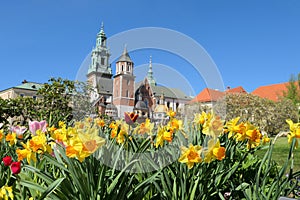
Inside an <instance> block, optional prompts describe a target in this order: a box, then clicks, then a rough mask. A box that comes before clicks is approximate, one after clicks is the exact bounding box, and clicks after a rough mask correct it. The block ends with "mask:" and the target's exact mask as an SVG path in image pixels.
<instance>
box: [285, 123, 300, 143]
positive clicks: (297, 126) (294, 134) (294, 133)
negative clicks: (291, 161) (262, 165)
mask: <svg viewBox="0 0 300 200" xmlns="http://www.w3.org/2000/svg"><path fill="white" fill-rule="evenodd" d="M286 122H287V123H288V124H289V126H290V132H289V134H288V136H287V137H288V143H291V142H292V140H293V139H294V138H300V123H294V122H293V121H292V120H290V119H288V120H286ZM295 148H298V140H296V144H295Z"/></svg>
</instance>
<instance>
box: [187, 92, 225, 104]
mask: <svg viewBox="0 0 300 200" xmlns="http://www.w3.org/2000/svg"><path fill="white" fill-rule="evenodd" d="M223 96H224V93H223V92H220V91H218V90H213V89H209V88H205V89H203V90H202V91H201V92H200V93H199V94H198V95H197V96H196V97H195V98H194V99H192V100H191V101H190V103H194V102H202V103H203V102H211V101H217V100H218V99H220V98H221V97H223Z"/></svg>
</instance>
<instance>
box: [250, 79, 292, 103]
mask: <svg viewBox="0 0 300 200" xmlns="http://www.w3.org/2000/svg"><path fill="white" fill-rule="evenodd" d="M288 84H289V83H288V82H287V83H278V84H272V85H265V86H260V87H258V88H256V89H255V90H254V91H253V92H252V94H254V95H257V96H259V97H262V98H267V99H270V100H273V101H278V100H279V99H280V97H283V92H284V91H285V92H286V91H287V85H288Z"/></svg>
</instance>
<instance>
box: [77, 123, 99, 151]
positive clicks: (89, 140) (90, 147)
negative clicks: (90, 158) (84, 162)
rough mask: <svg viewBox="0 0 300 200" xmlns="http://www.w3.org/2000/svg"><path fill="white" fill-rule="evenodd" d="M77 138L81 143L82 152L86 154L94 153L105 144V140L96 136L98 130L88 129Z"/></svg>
mask: <svg viewBox="0 0 300 200" xmlns="http://www.w3.org/2000/svg"><path fill="white" fill-rule="evenodd" d="M78 136H79V138H80V139H81V141H82V144H83V147H84V150H85V151H87V152H88V153H94V152H95V151H96V150H97V149H98V148H99V147H101V146H102V145H104V143H105V139H103V138H101V137H99V136H98V129H96V128H91V129H88V130H86V132H84V133H79V134H78Z"/></svg>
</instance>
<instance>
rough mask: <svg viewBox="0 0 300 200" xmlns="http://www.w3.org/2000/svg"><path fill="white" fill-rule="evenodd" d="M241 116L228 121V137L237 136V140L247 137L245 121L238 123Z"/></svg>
mask: <svg viewBox="0 0 300 200" xmlns="http://www.w3.org/2000/svg"><path fill="white" fill-rule="evenodd" d="M239 120H240V117H237V118H234V119H232V120H230V121H228V122H227V123H226V125H225V127H226V128H225V129H226V131H227V132H228V138H231V137H233V138H235V139H236V140H237V141H244V140H245V139H246V131H247V127H246V124H245V123H243V122H242V123H240V124H238V121H239Z"/></svg>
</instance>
